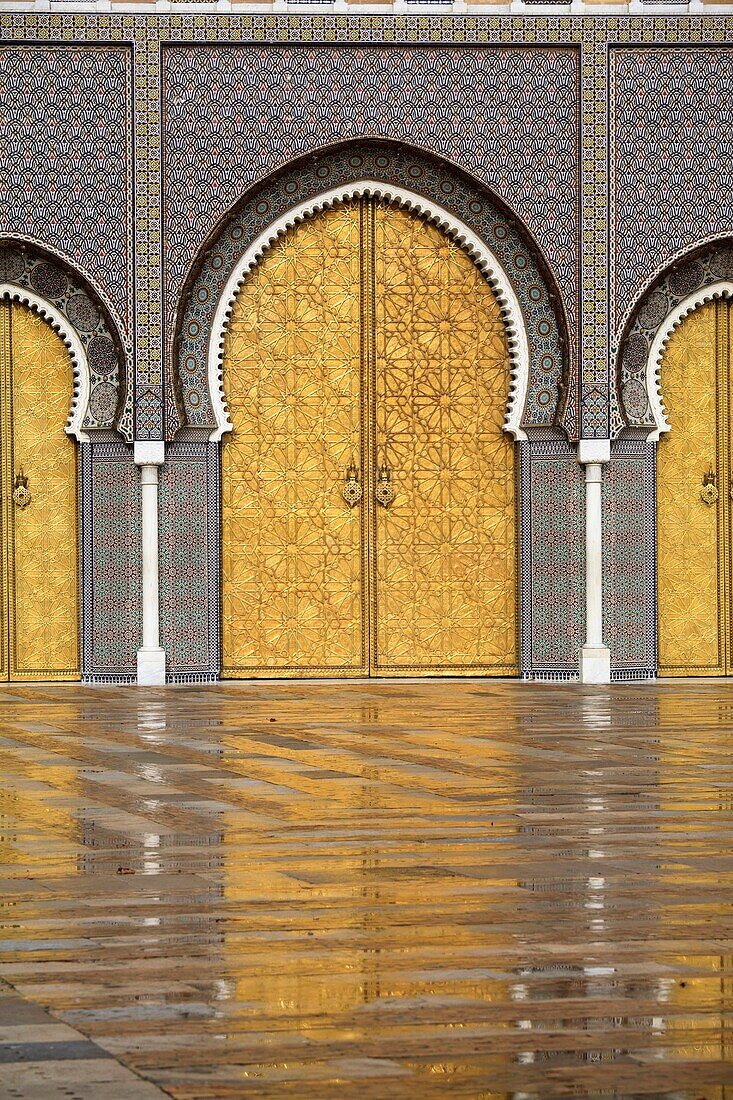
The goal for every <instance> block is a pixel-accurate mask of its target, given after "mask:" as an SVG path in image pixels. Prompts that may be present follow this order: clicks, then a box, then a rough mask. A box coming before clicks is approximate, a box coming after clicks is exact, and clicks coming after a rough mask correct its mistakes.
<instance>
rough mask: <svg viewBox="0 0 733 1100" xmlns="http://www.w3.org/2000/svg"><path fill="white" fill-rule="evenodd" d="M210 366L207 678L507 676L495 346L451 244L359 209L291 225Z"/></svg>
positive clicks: (488, 294) (507, 547)
mask: <svg viewBox="0 0 733 1100" xmlns="http://www.w3.org/2000/svg"><path fill="white" fill-rule="evenodd" d="M224 371H225V380H224V381H225V391H226V393H227V396H228V398H229V401H230V404H231V416H232V423H233V432H232V433H231V435H230V436H228V437H227V439H226V440H225V442H224V444H223V453H222V464H223V489H222V500H223V519H222V619H223V628H222V640H223V655H224V656H223V668H222V674H223V675H224V676H267V675H277V676H306V675H316V676H319V675H320V676H324V675H331V676H348V675H352V676H353V675H366V674H375V675H422V674H425V675H440V674H454V675H455V674H476V675H511V674H514V673H516V671H517V657H516V647H517V640H516V634H517V628H516V573H517V570H516V560H515V559H516V536H515V530H516V504H515V478H514V454H513V446H512V443H511V441H510V440H509V439H508V438H507V437H506V435H505V433H504V432H503V430H502V424H503V418H504V410H505V405H506V396H507V391H508V384H509V357H508V348H507V341H506V335H505V331H504V325H503V322H502V320H501V315H500V310H499V306H498V303H497V300H496V297H495V296H494V294H493V292H492V290H491V288H490V287H489V285H488V283H487V282H486V280H485V279H484V278H483V276H482V275H481V273H480V272H479V271H478V270H477V268H476V266H475V265H474V263H473V262H472V260H471V259H470V258H469V256H468V255H467V254H466V253H465V252H464V251H463V249H461V248H460V246H458V245H457V244H455V243H454V242H452V241H451V240H450V239H449V238H448V237H447V236H446V235H445V234H444V233H443V232H442V231H441V230H439V229H437V228H436V227H434V226H432V225H430V224H429V223H427V222H426V221H425V220H423V219H422V218H420V217H419V216H417V215H414V214H411V213H406V212H405V211H402V210H399V209H396V208H395V207H392V206H390V205H387V204H383V203H380V202H377V201H373V200H367V199H365V200H362V201H360V202H355V203H351V204H348V205H344V206H340V207H338V208H335V209H332V210H330V211H328V212H326V213H323V214H321V215H319V216H318V217H315V218H313V219H311V220H308V221H306V222H304V223H303V224H302V225H300V226H299V227H298V228H296V229H295V230H291V231H289V232H288V233H287V234H286V235H285V236H284V237H283V238H281V240H280V241H278V242H277V243H276V244H275V246H274V247H273V248H272V249H271V251H270V252H269V253H268V254H267V255H266V256H265V258H264V260H263V261H262V263H261V264H260V265H259V266H258V267H257V268H256V269H255V270H254V271H253V272H252V274H251V275H250V276H249V277H248V279H247V280H246V281H245V284H244V286H243V288H242V290H241V291H240V293H239V295H238V297H237V299H236V302H235V306H234V309H233V313H232V319H231V324H230V327H229V331H228V335H227V339H226V343H225V354H224Z"/></svg>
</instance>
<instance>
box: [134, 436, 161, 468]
mask: <svg viewBox="0 0 733 1100" xmlns="http://www.w3.org/2000/svg"><path fill="white" fill-rule="evenodd" d="M133 456H134V462H135V465H136V466H162V465H163V463H164V462H165V443H164V442H163V440H162V439H136V440H135V443H134V447H133Z"/></svg>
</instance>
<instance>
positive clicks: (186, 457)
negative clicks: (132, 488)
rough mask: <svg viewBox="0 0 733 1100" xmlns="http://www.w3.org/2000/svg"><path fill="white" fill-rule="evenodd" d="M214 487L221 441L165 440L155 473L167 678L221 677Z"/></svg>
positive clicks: (217, 480) (180, 680)
mask: <svg viewBox="0 0 733 1100" xmlns="http://www.w3.org/2000/svg"><path fill="white" fill-rule="evenodd" d="M219 485H220V478H219V446H218V444H214V443H204V442H186V441H185V440H181V441H176V442H175V443H171V444H169V445H168V447H167V448H166V460H165V465H164V466H163V468H162V470H161V476H160V612H161V644H162V646H163V648H164V649H165V653H166V668H167V679H168V681H169V682H172V683H205V682H208V681H212V680H216V679H218V676H219V668H220V664H221V656H220V648H221V647H220V621H219V618H220V616H219V605H220V597H219V584H220V576H219V573H220V570H219V557H220V522H219V508H220V504H219V499H220V488H219Z"/></svg>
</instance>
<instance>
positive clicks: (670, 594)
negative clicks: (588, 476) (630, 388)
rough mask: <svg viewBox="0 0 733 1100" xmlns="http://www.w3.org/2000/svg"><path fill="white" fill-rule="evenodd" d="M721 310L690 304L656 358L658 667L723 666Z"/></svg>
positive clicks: (726, 493)
mask: <svg viewBox="0 0 733 1100" xmlns="http://www.w3.org/2000/svg"><path fill="white" fill-rule="evenodd" d="M729 310H730V307H729V305H728V303H727V302H725V301H722V302H710V303H708V304H707V305H704V306H701V307H700V308H699V309H698V310H696V311H695V312H694V313H693V314H692V315H691V316H690V317H688V318H687V319H686V320H685V321H684V322H683V323H682V325H681V326H680V327H679V329H677V331H676V332H675V333H673V335H672V337H671V339H670V341H669V344H668V347H667V351H666V353H665V356H664V361H663V364H662V385H663V389H664V397H665V405H666V409H667V417H668V419H669V422H670V425H671V431H670V432H669V433H667V434H665V435H663V436H662V438H661V439H660V442H659V447H658V456H657V497H658V504H657V542H658V552H657V553H658V557H657V568H658V593H659V595H658V600H659V672H660V675H662V676H687V675H690V676H692V675H705V676H721V675H725V674H726V673H728V672H730V664H731V653H730V625H729V623H730V609H729V605H730V593H729V582H728V558H729V552H730V551H729V542H730V537H729V527H730V478H729V464H730V458H729V452H730V436H729V389H728V387H729V381H728V378H729V342H730V341H729V334H730V323H729ZM706 480H707V482H708V484H707V485H706V484H704V483H705V481H706Z"/></svg>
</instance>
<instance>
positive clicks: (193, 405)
mask: <svg viewBox="0 0 733 1100" xmlns="http://www.w3.org/2000/svg"><path fill="white" fill-rule="evenodd" d="M375 176H376V177H377V178H379V179H381V180H383V181H384V182H387V183H395V184H397V185H399V186H406V187H408V188H409V189H410V190H412V191H415V192H417V193H418V194H422V195H425V196H426V197H427V198H430V199H432V200H433V201H434V202H436V203H438V204H439V205H441V206H443V207H444V208H449V209H450V211H451V212H452V213H453V214H454V215H455V216H456V217H458V218H460V219H461V220H462V221H464V222H465V223H466V224H468V225H469V226H470V227H471V228H472V229H473V230H474V231H475V232H476V233H477V234H478V235H479V236H480V237H482V238H483V239H484V240H485V241H487V242H488V243H489V245H490V247H491V249H492V251H493V252H494V254H495V255H496V256H497V258H498V259H499V261H500V262H501V264H502V266H503V267H504V269H505V271H506V272H507V274H508V276H509V278H510V280H511V282H512V285H513V287H514V289H515V291H516V293H517V296H518V298H519V300H520V302H521V303H522V307H523V311H524V318H525V325H526V328H527V335H528V341H529V349H530V363H531V373H530V385H529V388H528V393H527V401H526V404H525V410H524V417H523V420H522V423H523V424H524V425H525V426H528V425H539V426H548V425H550V424H552V423H553V421H554V420H555V417H556V414H557V411H558V402H559V397H560V388H561V382H562V376H563V373H566V371H564V370H563V366H564V360H566V359H567V355H566V354H564V350H565V349H564V346H563V343H564V342H563V340H562V337H561V333H562V330H563V327H564V325H563V318H562V316H561V315H560V312H559V311H560V307H559V305H558V303H557V302H556V300H555V293H554V291H553V288H552V286H551V285H550V284H549V283H548V282H547V279H546V278H545V276H544V275H543V273H542V271H541V270H540V268H539V266H538V263H537V261H536V259H535V257H534V255H533V250H532V247H531V244H530V242H529V241H527V240H526V237H525V236H524V235H523V234H522V231H521V228H520V226H519V224H518V223H517V221H516V219H514V218H512V217H511V215H510V214H509V213H508V212H507V211H504V210H501V209H498V208H497V206H496V205H495V204H494V203H492V202H491V201H490V200H489V198H488V197H487V194H486V192H485V191H483V190H482V189H480V188H478V187H476V186H475V184H474V183H473V182H472V181H471V180H470V179H469V178H468V177H464V176H462V175H461V174H458V173H456V172H453V171H450V170H449V169H447V168H446V167H444V166H443V165H442V164H441V163H440V162H438V161H436V160H435V159H432V158H426V157H421V156H419V155H417V154H415V153H413V152H412V151H409V150H403V149H401V148H400V147H399V146H397V145H395V144H392V143H384V142H369V143H361V144H359V145H355V146H351V147H350V148H347V149H344V150H340V151H337V152H333V153H328V154H324V155H323V156H320V157H313V158H309V160H308V161H307V162H301V163H298V164H296V165H295V166H293V168H292V169H289V170H288V171H286V172H284V173H281V174H280V175H278V176H276V177H275V179H273V180H272V181H271V182H270V183H268V184H267V185H265V186H264V187H262V188H258V189H256V190H255V191H253V192H252V193H251V194H250V195H249V196H248V197H247V200H246V202H245V203H244V204H243V205H242V206H241V208H240V209H239V211H238V213H237V214H236V216H235V217H233V218H232V220H231V221H230V222H229V224H228V225H227V226H226V228H225V229H224V230H223V231H222V233H221V234H220V235H219V236H218V237H217V238H216V240H215V241H214V242H213V243H212V245H211V248H210V250H209V251H208V253H207V255H206V257H205V262H204V265H203V267H202V269H201V271H200V272H199V274H198V276H197V278H196V279H195V280H194V281H193V283H192V285H191V286H190V289H188V290H187V292H186V294H185V309H184V313H183V318H182V324H181V333H180V339H179V340H178V342H177V346H176V349H175V361H176V362H177V364H178V372H177V373H178V377H179V379H180V383H181V397H182V403H183V405H184V412H185V417H186V419H187V422H188V423H189V424H191V425H194V426H201V427H204V426H206V427H210V428H213V427H215V421H214V419H213V412H212V409H211V403H210V398H209V392H208V384H207V358H208V342H209V334H210V332H211V327H212V323H213V318H214V312H215V310H216V306H217V303H218V301H219V298H220V296H221V294H222V292H223V290H224V287H225V285H226V282H227V280H228V278H229V275H230V273H231V271H232V269H233V267H234V266H235V264H236V263H237V261H238V260H239V258H240V256H241V255H242V253H243V252H245V251H246V249H247V247H248V246H249V245H250V244H251V243H252V241H254V240H255V239H256V238H257V237H258V236H259V234H260V233H262V232H264V231H265V230H266V229H267V228H268V227H269V226H270V225H271V224H272V223H273V222H274V221H276V220H277V219H278V218H279V217H281V216H283V215H285V214H287V212H288V211H289V210H291V209H292V207H293V206H294V205H296V204H297V203H299V202H302V201H305V200H307V199H308V198H311V197H314V196H316V195H319V194H321V193H322V192H323V191H324V190H328V189H330V188H333V187H337V186H340V185H344V184H349V183H353V182H355V181H357V180H359V179H362V178H364V177H367V178H369V177H375ZM566 392H567V394H568V397H567V399H566V402H565V419H566V422H570V424H571V427H572V425H574V423H575V415H576V411H577V410H576V404H575V392H576V389H575V385H574V384H572V385H569V386H567V388H566ZM169 398H170V400H169V406H170V407H169V411H168V417H169V420H168V423H169V434H172V432H173V430H174V429H175V426H176V425H177V424H178V422H179V413H178V410H177V409H176V406H175V404H174V403H173V390H172V387H170V388H169Z"/></svg>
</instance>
